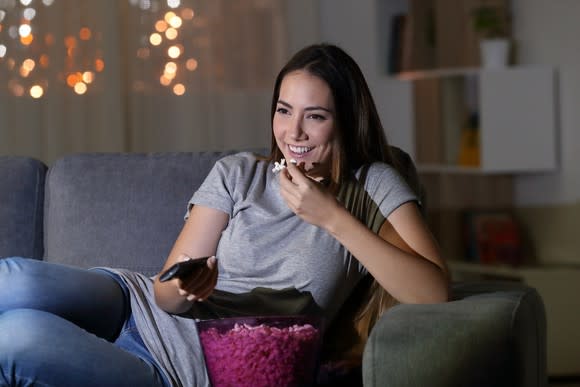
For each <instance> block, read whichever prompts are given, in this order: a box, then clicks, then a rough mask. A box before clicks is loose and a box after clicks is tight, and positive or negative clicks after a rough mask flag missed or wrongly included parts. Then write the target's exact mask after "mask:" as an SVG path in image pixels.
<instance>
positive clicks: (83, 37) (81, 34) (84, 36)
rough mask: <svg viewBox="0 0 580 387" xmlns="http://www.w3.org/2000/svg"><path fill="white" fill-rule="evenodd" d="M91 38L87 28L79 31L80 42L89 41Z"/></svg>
mask: <svg viewBox="0 0 580 387" xmlns="http://www.w3.org/2000/svg"><path fill="white" fill-rule="evenodd" d="M91 36H92V32H91V30H90V28H88V27H83V28H81V29H80V31H79V38H81V40H89V39H90V38H91Z"/></svg>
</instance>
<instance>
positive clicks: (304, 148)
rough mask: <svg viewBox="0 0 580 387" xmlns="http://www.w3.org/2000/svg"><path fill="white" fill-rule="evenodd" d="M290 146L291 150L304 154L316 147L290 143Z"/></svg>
mask: <svg viewBox="0 0 580 387" xmlns="http://www.w3.org/2000/svg"><path fill="white" fill-rule="evenodd" d="M288 148H290V150H291V151H292V152H294V153H298V154H302V153H306V152H310V151H311V150H312V149H313V148H314V147H311V146H294V145H288Z"/></svg>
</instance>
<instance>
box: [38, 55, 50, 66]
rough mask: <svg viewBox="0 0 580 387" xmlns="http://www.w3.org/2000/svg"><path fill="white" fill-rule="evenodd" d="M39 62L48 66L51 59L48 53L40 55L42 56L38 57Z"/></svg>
mask: <svg viewBox="0 0 580 387" xmlns="http://www.w3.org/2000/svg"><path fill="white" fill-rule="evenodd" d="M38 63H40V66H41V67H44V68H47V67H48V65H49V64H50V59H49V57H48V55H46V54H42V55H41V56H40V58H39V59H38Z"/></svg>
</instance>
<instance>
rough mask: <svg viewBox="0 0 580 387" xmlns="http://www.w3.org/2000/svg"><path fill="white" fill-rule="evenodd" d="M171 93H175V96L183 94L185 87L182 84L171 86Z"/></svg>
mask: <svg viewBox="0 0 580 387" xmlns="http://www.w3.org/2000/svg"><path fill="white" fill-rule="evenodd" d="M173 93H175V95H183V94H185V86H184V85H183V84H182V83H177V84H175V85H174V86H173Z"/></svg>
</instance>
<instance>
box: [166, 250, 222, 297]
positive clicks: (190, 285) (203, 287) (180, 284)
mask: <svg viewBox="0 0 580 387" xmlns="http://www.w3.org/2000/svg"><path fill="white" fill-rule="evenodd" d="M190 259H192V258H190V257H188V256H187V255H184V254H181V255H179V256H178V258H177V261H178V262H183V261H188V260H190ZM217 277H218V267H217V261H216V258H215V257H213V256H212V257H211V258H209V259H208V260H207V262H206V265H205V266H203V267H200V268H197V269H196V270H195V271H194V272H193V273H191V275H189V276H187V277H186V278H183V279H180V278H175V279H173V280H172V281H173V282H174V283H175V286H177V292H178V293H179V295H180V296H183V297H185V299H186V300H187V301H203V300H205V299H206V298H207V297H209V295H210V294H211V293H212V292H213V289H214V288H215V285H216V282H217Z"/></svg>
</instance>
